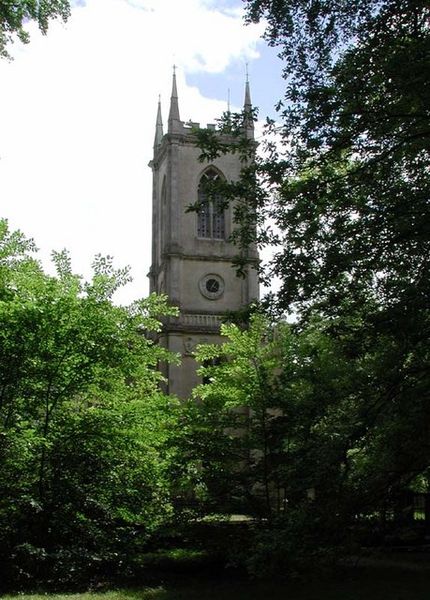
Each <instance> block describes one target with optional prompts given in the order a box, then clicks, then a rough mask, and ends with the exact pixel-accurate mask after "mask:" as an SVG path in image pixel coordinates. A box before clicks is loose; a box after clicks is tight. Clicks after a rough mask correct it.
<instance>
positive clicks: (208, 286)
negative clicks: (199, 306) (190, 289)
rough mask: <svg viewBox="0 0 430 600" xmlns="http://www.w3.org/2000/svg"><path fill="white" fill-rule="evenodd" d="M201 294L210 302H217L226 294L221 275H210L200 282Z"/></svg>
mask: <svg viewBox="0 0 430 600" xmlns="http://www.w3.org/2000/svg"><path fill="white" fill-rule="evenodd" d="M199 289H200V292H201V293H202V294H203V296H205V298H208V299H209V300H217V299H218V298H220V297H221V296H222V295H223V293H224V280H223V278H222V277H220V276H219V275H215V274H214V273H209V274H208V275H205V276H204V277H202V278H201V279H200V281H199Z"/></svg>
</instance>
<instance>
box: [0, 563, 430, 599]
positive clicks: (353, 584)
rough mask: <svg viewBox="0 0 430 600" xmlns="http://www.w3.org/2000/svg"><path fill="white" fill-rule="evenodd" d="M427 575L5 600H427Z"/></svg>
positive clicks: (376, 574)
mask: <svg viewBox="0 0 430 600" xmlns="http://www.w3.org/2000/svg"><path fill="white" fill-rule="evenodd" d="M429 597H430V576H429V572H412V571H409V572H408V571H401V570H399V569H395V570H393V569H374V568H372V569H361V570H360V569H359V570H356V571H353V572H351V574H350V575H349V576H345V577H343V578H341V579H337V580H335V581H313V582H312V581H311V582H304V583H303V582H302V583H300V582H285V583H279V582H278V583H275V582H263V581H243V580H222V581H221V580H215V579H213V580H210V579H207V580H203V581H202V580H191V581H188V582H187V583H182V584H176V585H173V584H172V585H170V584H168V585H165V586H159V587H145V588H142V589H123V590H111V591H106V592H87V593H82V594H38V595H37V594H36V595H27V594H19V595H9V596H4V597H3V600H387V599H388V598H389V599H390V600H428V599H429Z"/></svg>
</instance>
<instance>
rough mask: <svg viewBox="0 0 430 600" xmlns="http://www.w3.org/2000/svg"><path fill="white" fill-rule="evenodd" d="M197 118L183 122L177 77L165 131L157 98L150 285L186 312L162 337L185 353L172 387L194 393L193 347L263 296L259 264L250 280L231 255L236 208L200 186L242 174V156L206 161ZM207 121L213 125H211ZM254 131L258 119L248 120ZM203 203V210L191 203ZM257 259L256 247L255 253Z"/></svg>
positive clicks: (172, 369) (249, 131)
mask: <svg viewBox="0 0 430 600" xmlns="http://www.w3.org/2000/svg"><path fill="white" fill-rule="evenodd" d="M245 109H247V110H250V109H251V98H250V92H249V83H248V82H247V83H246V89H245ZM196 127H198V124H197V123H190V124H184V122H182V121H181V120H180V117H179V103H178V93H177V88H176V76H175V74H173V86H172V96H171V99H170V112H169V119H168V128H167V133H166V134H165V135H164V133H163V124H162V120H161V107H160V103H159V105H158V114H157V122H156V129H155V140H154V156H153V159H152V161H151V162H150V167H151V168H152V173H153V192H152V202H153V210H152V265H151V269H150V272H149V278H150V291H151V292H157V293H165V294H167V295H168V297H169V301H170V303H171V304H174V305H176V306H178V307H179V309H180V316H179V317H177V318H170V319H168V320H167V321H166V323H165V325H164V329H163V333H162V334H161V337H160V343H161V344H162V345H163V346H165V347H166V348H168V349H169V350H170V351H172V352H177V353H179V354H180V355H181V356H182V364H181V365H180V366H176V365H169V366H167V367H166V373H165V375H166V376H167V380H168V389H167V391H168V393H171V394H176V395H177V396H179V397H180V398H186V397H188V396H189V394H190V392H191V390H192V389H193V387H194V386H195V385H197V384H198V383H199V381H200V378H199V377H198V375H197V374H196V368H197V364H196V362H195V360H194V358H193V351H194V349H195V347H196V346H197V345H198V344H204V343H216V342H220V341H222V338H221V336H220V334H219V328H220V322H221V319H222V315H223V314H225V313H226V312H228V311H234V310H237V309H239V308H241V307H243V306H244V305H246V304H248V303H250V302H252V300H255V299H257V298H258V278H257V273H256V271H255V270H254V269H250V270H249V274H248V276H247V277H246V278H245V279H242V278H239V277H237V276H236V272H235V270H234V268H232V259H233V257H234V256H235V255H236V254H237V252H238V249H237V247H235V246H234V245H233V244H231V243H229V242H228V241H227V239H228V237H229V235H230V233H231V231H232V228H233V226H234V225H233V216H232V210H231V208H228V209H226V210H224V209H223V208H222V206H220V200H221V199H219V200H217V199H215V200H209V199H208V198H207V197H206V195H205V192H204V191H203V189H202V184H203V183H204V181H205V180H216V179H217V178H222V179H225V180H227V181H234V180H237V179H238V178H239V174H240V169H241V163H240V159H239V157H238V156H237V154H229V155H226V156H221V157H219V158H217V159H216V160H215V161H212V162H208V163H201V162H200V161H199V155H200V150H199V149H198V148H197V147H196V145H195V137H194V135H193V133H192V130H193V129H194V128H196ZM208 128H213V129H214V128H215V126H214V125H208ZM244 135H246V136H248V137H251V138H253V135H254V130H253V123H252V122H251V121H250V122H248V123H246V126H245V127H244ZM196 202H200V203H201V210H200V211H199V212H186V209H187V207H189V206H190V205H191V204H195V203H196ZM250 255H251V257H254V258H256V257H257V253H256V251H255V250H253V251H251V252H250Z"/></svg>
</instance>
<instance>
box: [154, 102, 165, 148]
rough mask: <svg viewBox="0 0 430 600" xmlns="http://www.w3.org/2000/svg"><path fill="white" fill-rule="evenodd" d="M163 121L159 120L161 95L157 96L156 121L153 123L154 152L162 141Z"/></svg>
mask: <svg viewBox="0 0 430 600" xmlns="http://www.w3.org/2000/svg"><path fill="white" fill-rule="evenodd" d="M163 135H164V133H163V120H162V118H161V95H160V94H159V95H158V109H157V120H156V122H155V138H154V150H156V149H157V148H158V146H159V145H160V144H161V140H162V139H163Z"/></svg>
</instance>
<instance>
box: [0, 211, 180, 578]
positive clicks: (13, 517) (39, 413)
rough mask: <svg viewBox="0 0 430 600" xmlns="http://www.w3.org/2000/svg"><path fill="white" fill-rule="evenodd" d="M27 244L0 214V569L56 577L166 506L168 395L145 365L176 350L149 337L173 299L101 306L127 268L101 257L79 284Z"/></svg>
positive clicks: (79, 572)
mask: <svg viewBox="0 0 430 600" xmlns="http://www.w3.org/2000/svg"><path fill="white" fill-rule="evenodd" d="M33 249H34V247H33V244H32V243H31V242H28V241H26V240H25V238H24V237H23V236H22V235H21V234H19V233H10V232H9V231H8V228H7V224H6V223H5V222H2V223H1V239H0V275H1V289H0V498H1V499H0V530H1V532H2V544H1V558H2V561H3V563H4V565H5V573H4V576H3V577H4V578H5V577H6V573H7V574H8V577H9V578H12V579H15V580H18V581H25V578H26V577H35V576H41V577H46V576H47V574H48V573H49V572H50V573H51V576H52V579H53V580H56V581H57V582H58V583H59V582H61V581H67V580H69V579H70V580H71V581H73V580H74V579H75V580H76V579H79V577H81V576H83V574H85V573H87V574H88V573H91V572H94V570H97V569H100V568H101V565H105V564H106V562H110V563H112V565H113V566H112V567H111V568H112V569H115V568H119V566H120V565H121V563H122V562H124V560H125V558H124V557H125V556H126V555H127V553H131V552H132V550H133V547H134V546H135V545H136V543H137V544H138V545H139V544H140V545H142V544H144V543H145V542H146V541H147V540H148V539H149V538H150V537H151V536H152V535H153V533H154V532H155V531H156V530H157V528H159V526H160V525H161V524H162V523H164V522H166V520H168V519H169V518H170V517H171V514H172V511H173V505H172V500H171V495H170V490H171V481H170V475H169V468H170V467H169V465H170V462H171V459H172V456H173V454H174V448H173V445H172V443H171V436H172V434H171V432H172V431H173V430H174V427H175V422H176V419H177V410H178V404H177V403H176V402H175V400H174V399H171V398H168V397H165V396H163V395H162V394H161V393H160V392H159V390H158V384H159V382H160V381H161V379H162V376H161V374H160V373H159V371H158V370H157V365H158V362H159V361H161V360H163V361H165V360H176V358H175V357H172V356H169V354H168V353H167V352H166V351H165V350H164V349H163V348H161V347H160V346H158V345H156V344H154V342H153V341H152V340H151V338H150V336H149V334H150V332H151V331H157V330H159V328H160V323H159V321H158V318H159V317H160V316H163V315H172V314H176V309H173V308H169V307H168V306H167V305H166V299H165V298H157V297H155V296H151V297H149V298H148V299H146V300H139V301H136V302H134V303H133V304H132V305H131V306H129V307H120V306H116V305H115V304H113V302H112V295H113V294H114V292H115V290H116V289H117V288H118V287H119V286H120V285H122V284H123V283H125V282H126V281H127V280H128V278H129V277H128V271H127V270H119V271H117V270H115V269H114V268H113V266H112V260H111V259H110V258H102V257H97V258H96V260H95V262H94V265H93V266H94V276H93V279H92V281H90V282H82V280H81V278H80V277H78V276H76V275H74V274H73V273H72V272H71V269H70V260H69V257H68V255H67V254H66V253H65V252H61V253H56V254H54V257H53V259H54V263H55V265H56V267H57V275H56V276H55V277H51V276H48V275H45V274H44V272H43V271H42V269H41V267H40V265H39V263H37V261H35V260H34V259H33V258H31V256H30V255H29V252H30V251H32V250H33ZM11 565H13V567H12V566H11Z"/></svg>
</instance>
